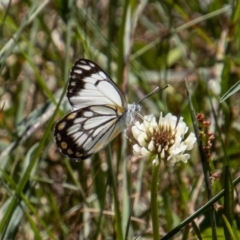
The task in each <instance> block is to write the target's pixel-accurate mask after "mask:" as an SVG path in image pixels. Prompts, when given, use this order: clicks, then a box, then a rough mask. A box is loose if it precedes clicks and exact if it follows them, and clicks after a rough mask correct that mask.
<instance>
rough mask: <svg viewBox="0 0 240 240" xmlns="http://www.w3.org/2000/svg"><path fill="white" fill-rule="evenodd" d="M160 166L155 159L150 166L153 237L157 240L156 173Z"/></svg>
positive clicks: (158, 161)
mask: <svg viewBox="0 0 240 240" xmlns="http://www.w3.org/2000/svg"><path fill="white" fill-rule="evenodd" d="M159 168H160V160H158V159H156V160H154V162H153V167H152V184H151V216H152V226H153V239H154V240H156V239H157V240H159V239H160V237H159V220H158V202H157V198H158V175H159Z"/></svg>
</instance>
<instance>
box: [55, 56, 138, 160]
mask: <svg viewBox="0 0 240 240" xmlns="http://www.w3.org/2000/svg"><path fill="white" fill-rule="evenodd" d="M67 98H68V101H69V103H70V104H71V106H72V110H73V111H72V112H70V113H68V114H67V115H66V116H65V117H64V118H62V119H61V120H60V121H59V122H57V124H56V125H55V129H54V137H55V140H56V144H57V146H58V148H59V149H60V151H61V152H62V153H63V154H64V155H66V156H67V157H69V158H72V159H75V160H77V161H80V160H84V159H86V158H89V157H90V156H91V155H92V154H94V153H96V152H98V151H99V150H101V149H102V148H104V147H105V146H106V145H107V144H108V143H109V142H110V141H111V140H112V139H113V138H115V137H116V136H117V135H118V134H119V133H120V132H121V131H122V130H124V129H126V127H127V126H128V125H129V124H130V123H132V122H133V121H134V119H135V116H136V114H137V113H138V112H139V111H140V109H141V107H140V105H139V104H135V103H133V104H127V102H126V100H125V98H124V96H123V94H122V92H121V91H120V89H119V88H118V87H117V85H116V84H115V83H114V82H113V81H112V79H111V78H110V77H108V76H107V74H106V73H105V72H104V71H103V70H102V69H101V68H100V67H99V66H98V65H97V64H96V63H94V62H92V61H90V60H87V59H79V60H77V61H76V62H75V64H74V66H73V68H72V70H71V72H70V79H69V84H68V90H67Z"/></svg>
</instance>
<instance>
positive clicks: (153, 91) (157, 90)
mask: <svg viewBox="0 0 240 240" xmlns="http://www.w3.org/2000/svg"><path fill="white" fill-rule="evenodd" d="M167 87H168V85H167V86H165V87H163V88H159V87H156V88H155V89H154V90H152V91H151V92H150V93H149V94H147V95H146V96H145V97H144V98H142V99H141V100H140V101H139V102H138V103H137V104H140V103H141V102H142V101H143V100H145V99H146V98H148V97H150V96H152V95H153V94H155V93H157V92H160V91H162V90H164V89H165V88H167Z"/></svg>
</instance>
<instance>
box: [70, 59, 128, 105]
mask: <svg viewBox="0 0 240 240" xmlns="http://www.w3.org/2000/svg"><path fill="white" fill-rule="evenodd" d="M67 97H68V100H69V102H70V104H71V105H72V107H73V108H84V107H89V106H92V105H96V104H101V105H108V104H109V105H112V104H114V105H117V106H121V107H123V108H125V109H126V108H127V103H126V100H125V98H124V96H123V94H122V92H121V91H120V90H119V88H118V87H117V86H116V84H115V83H114V82H113V81H112V80H111V79H110V78H109V77H108V75H107V74H106V73H105V72H104V71H103V70H102V69H101V68H100V67H99V66H98V65H97V64H95V63H94V62H92V61H90V60H87V59H79V60H77V61H76V62H75V64H74V66H73V68H72V70H71V72H70V79H69V84H68V91H67Z"/></svg>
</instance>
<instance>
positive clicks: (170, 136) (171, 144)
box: [132, 113, 196, 165]
mask: <svg viewBox="0 0 240 240" xmlns="http://www.w3.org/2000/svg"><path fill="white" fill-rule="evenodd" d="M187 132H188V127H187V125H186V123H185V122H184V121H183V118H182V117H180V118H179V119H177V117H176V116H173V115H172V114H171V113H168V114H167V115H166V116H165V117H163V115H162V113H160V118H159V121H158V122H157V121H156V118H155V117H154V116H153V115H147V116H144V118H143V122H141V123H140V122H139V121H137V122H135V124H134V126H133V127H132V134H133V137H134V139H135V140H136V141H137V143H136V144H134V145H133V153H134V154H135V155H142V156H146V157H150V156H153V155H156V156H159V157H160V158H161V159H163V160H165V161H169V162H171V164H172V165H174V164H175V163H176V162H179V161H182V162H187V160H188V159H189V158H190V155H189V154H188V153H185V151H189V150H191V149H192V148H193V145H194V143H195V141H196V137H195V135H194V134H193V133H190V134H189V135H188V137H186V138H184V137H185V134H186V133H187Z"/></svg>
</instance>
